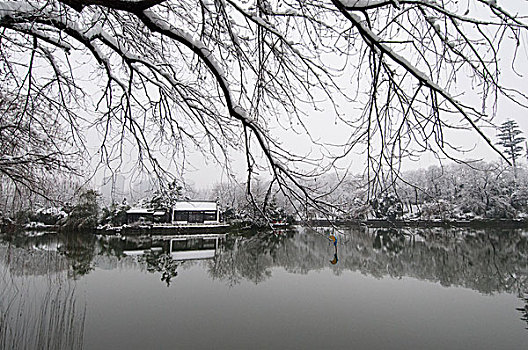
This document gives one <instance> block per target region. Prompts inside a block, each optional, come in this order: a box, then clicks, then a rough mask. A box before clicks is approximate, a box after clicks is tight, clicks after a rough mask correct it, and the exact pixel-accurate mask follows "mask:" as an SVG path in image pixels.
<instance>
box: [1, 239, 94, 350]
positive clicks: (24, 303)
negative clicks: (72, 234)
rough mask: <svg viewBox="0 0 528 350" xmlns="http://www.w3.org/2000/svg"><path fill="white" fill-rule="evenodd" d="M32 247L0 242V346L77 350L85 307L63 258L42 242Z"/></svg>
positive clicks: (80, 341) (82, 330) (8, 347)
mask: <svg viewBox="0 0 528 350" xmlns="http://www.w3.org/2000/svg"><path fill="white" fill-rule="evenodd" d="M35 247H36V248H34V249H32V250H31V251H30V250H28V249H25V248H21V247H16V246H14V245H12V244H3V243H2V244H0V348H1V349H81V348H82V346H83V336H84V334H83V333H84V320H85V314H86V305H85V301H84V300H83V299H82V296H81V295H80V294H79V293H77V291H76V282H75V281H72V280H71V279H70V278H69V273H68V267H69V264H68V261H67V259H65V258H64V256H62V255H61V254H60V253H58V252H57V251H52V250H45V249H46V248H50V247H51V248H54V247H55V246H50V245H44V244H43V241H42V240H41V241H40V243H39V244H35ZM39 247H40V248H39ZM32 252H33V254H32ZM34 275H43V276H45V277H42V278H34Z"/></svg>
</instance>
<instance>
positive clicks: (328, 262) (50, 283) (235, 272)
mask: <svg viewBox="0 0 528 350" xmlns="http://www.w3.org/2000/svg"><path fill="white" fill-rule="evenodd" d="M171 244H172V243H169V242H168V241H163V240H162V241H154V240H152V239H150V238H148V237H133V238H127V239H125V238H122V237H100V238H99V239H95V238H94V237H91V236H88V237H82V236H81V237H62V236H56V235H52V236H45V237H34V238H28V237H14V236H2V240H1V242H0V278H1V279H2V281H1V287H0V315H1V316H0V327H1V329H0V347H1V348H6V349H7V348H54V349H55V348H72V349H73V348H76V347H77V346H78V345H79V344H81V343H82V337H83V334H82V329H83V327H82V323H83V322H84V317H85V315H84V314H85V304H83V302H82V297H81V296H79V295H77V294H79V293H76V290H75V286H76V283H75V282H76V280H78V279H80V278H82V276H84V275H86V274H89V273H92V271H93V270H94V269H104V270H112V269H116V268H119V269H123V268H126V269H138V270H140V271H145V272H146V273H154V274H159V276H160V280H161V283H165V284H166V285H167V286H170V285H171V283H178V273H179V271H180V273H181V270H182V269H183V270H185V269H187V268H188V267H190V266H193V265H195V264H201V266H202V268H204V269H205V270H206V271H207V272H208V274H209V276H210V277H211V278H212V279H215V280H219V281H222V282H223V283H225V284H226V285H229V286H236V285H237V284H240V283H243V282H244V281H249V282H251V283H255V284H258V283H261V282H263V281H266V280H267V279H270V278H272V277H273V270H274V269H276V268H282V269H284V270H286V271H288V272H290V273H295V274H307V273H309V272H310V271H317V270H321V269H331V270H332V271H333V272H334V273H335V274H336V275H340V274H341V273H344V272H346V271H354V272H360V273H362V274H366V275H370V276H374V277H375V278H383V277H386V276H390V277H393V278H400V277H411V278H416V279H419V280H425V281H430V282H434V283H440V284H441V285H443V286H446V287H447V286H457V287H464V288H470V289H473V290H476V291H478V292H480V293H484V294H493V293H503V292H507V293H513V294H516V295H517V296H519V308H518V312H519V318H520V319H522V320H524V321H527V322H528V320H527V316H526V315H527V312H528V298H527V295H526V294H525V293H526V292H527V289H526V287H527V283H528V281H527V278H528V235H527V234H526V232H523V231H522V230H500V229H489V230H472V229H438V228H435V229H412V230H411V229H402V230H391V229H367V228H347V229H343V230H342V231H339V230H334V229H329V228H320V229H305V228H298V229H293V230H288V231H281V232H276V233H270V232H263V233H257V234H253V235H247V236H240V235H227V236H226V237H225V239H222V240H220V241H219V242H217V244H216V245H215V244H214V243H205V244H204V243H203V242H202V243H201V245H200V244H198V245H197V243H192V244H186V245H184V246H185V247H187V248H188V249H191V250H193V251H195V252H203V251H206V252H207V251H213V252H214V254H213V255H212V256H210V257H206V258H202V260H200V259H198V260H186V261H180V260H178V259H177V258H176V257H177V256H178V255H177V254H176V255H175V254H174V252H173V251H172V250H171V249H173V248H174V247H173V248H171ZM180 245H181V244H180ZM24 277H26V278H24ZM28 277H31V278H28ZM59 301H60V302H59ZM24 325H25V326H24ZM29 333H31V334H29ZM52 334H53V335H54V336H50V335H52ZM50 339H52V340H53V341H54V342H55V343H53V344H49V343H46V342H50V341H51V340H50ZM21 341H22V342H26V343H24V344H16V343H15V342H21Z"/></svg>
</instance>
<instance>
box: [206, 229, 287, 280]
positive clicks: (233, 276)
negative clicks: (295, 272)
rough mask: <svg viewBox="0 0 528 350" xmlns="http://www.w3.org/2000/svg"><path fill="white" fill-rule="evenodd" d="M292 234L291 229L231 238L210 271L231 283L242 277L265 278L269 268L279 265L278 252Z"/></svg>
mask: <svg viewBox="0 0 528 350" xmlns="http://www.w3.org/2000/svg"><path fill="white" fill-rule="evenodd" d="M291 236H292V232H290V231H278V232H276V233H274V234H273V233H267V232H266V233H260V234H256V235H254V236H252V237H250V238H242V237H237V238H228V239H227V241H226V242H225V244H224V246H223V249H222V251H221V252H220V254H219V255H218V256H217V257H216V259H215V260H214V261H213V262H211V263H210V264H209V272H210V275H211V276H212V277H213V278H218V279H221V280H224V281H226V282H227V283H228V284H229V285H235V284H238V283H240V281H241V280H242V279H247V280H249V281H252V282H254V283H260V282H263V281H265V280H266V279H267V278H269V277H270V276H271V269H270V268H271V267H273V266H275V265H276V264H275V259H276V258H277V254H278V252H279V251H281V250H282V249H283V248H284V242H285V241H287V240H288V239H289V238H290V237H291Z"/></svg>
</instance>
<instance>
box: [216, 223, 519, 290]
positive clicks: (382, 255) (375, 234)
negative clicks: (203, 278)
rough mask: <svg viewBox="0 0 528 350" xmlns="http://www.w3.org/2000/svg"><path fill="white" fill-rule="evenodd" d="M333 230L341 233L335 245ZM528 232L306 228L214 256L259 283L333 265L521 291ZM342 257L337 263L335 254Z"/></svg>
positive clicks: (226, 276)
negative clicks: (281, 272) (276, 273)
mask: <svg viewBox="0 0 528 350" xmlns="http://www.w3.org/2000/svg"><path fill="white" fill-rule="evenodd" d="M332 235H334V236H336V237H337V247H334V244H333V242H332V240H331V239H330V238H329V237H331V236H332ZM527 238H528V236H527V235H526V234H523V233H522V232H521V231H519V230H482V231H475V230H459V229H458V230H452V229H448V230H446V229H426V230H424V229H420V230H412V231H411V230H390V229H366V228H361V229H346V230H344V231H343V232H336V231H334V230H330V229H320V230H310V229H300V230H299V231H291V232H287V233H283V234H280V235H278V236H273V235H261V236H260V237H252V238H248V239H244V238H237V239H234V240H232V241H229V240H228V241H227V242H226V245H225V249H223V250H222V251H221V252H220V253H219V255H218V257H217V259H215V260H214V261H213V262H210V273H211V276H212V277H214V278H219V279H221V280H225V281H226V282H227V283H229V284H236V283H237V282H239V281H241V280H244V279H245V280H250V281H252V282H254V283H259V282H261V281H263V280H265V279H266V278H269V277H270V276H271V274H272V269H273V268H274V267H282V268H284V269H286V270H287V271H289V272H292V273H308V272H309V271H312V270H319V269H323V268H331V269H333V270H334V272H335V273H336V274H340V273H342V272H343V271H358V272H361V273H363V274H367V275H372V276H374V277H379V278H381V277H384V276H391V277H396V278H399V277H413V278H417V279H420V280H427V281H431V282H439V283H441V284H442V285H444V286H461V287H465V288H471V289H473V290H477V291H479V292H481V293H495V292H509V293H516V294H521V293H523V292H524V291H525V286H526V283H527V278H528V259H527V258H528V254H527V253H528V239H527ZM336 252H337V253H338V254H337V255H338V260H337V261H338V262H337V263H336V264H332V262H333V260H334V254H335V253H336Z"/></svg>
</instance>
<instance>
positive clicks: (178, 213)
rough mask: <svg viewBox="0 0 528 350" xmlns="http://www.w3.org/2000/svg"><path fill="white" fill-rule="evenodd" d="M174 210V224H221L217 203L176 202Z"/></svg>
mask: <svg viewBox="0 0 528 350" xmlns="http://www.w3.org/2000/svg"><path fill="white" fill-rule="evenodd" d="M172 210H173V215H172V222H173V223H174V224H191V223H192V224H194V223H200V224H216V223H219V222H220V214H219V212H218V204H217V203H216V202H191V201H188V202H176V204H175V205H174V207H173V208H172Z"/></svg>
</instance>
